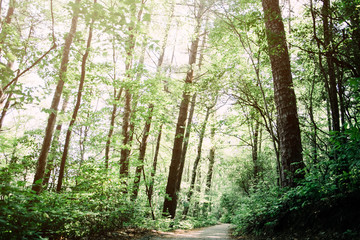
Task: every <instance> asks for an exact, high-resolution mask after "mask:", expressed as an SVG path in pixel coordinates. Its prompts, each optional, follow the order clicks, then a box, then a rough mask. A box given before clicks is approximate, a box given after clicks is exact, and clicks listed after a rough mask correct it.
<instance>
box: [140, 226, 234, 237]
mask: <svg viewBox="0 0 360 240" xmlns="http://www.w3.org/2000/svg"><path fill="white" fill-rule="evenodd" d="M230 226H231V225H230V224H219V225H215V226H211V227H205V228H198V229H192V230H175V231H173V232H153V233H151V234H149V235H147V236H143V237H141V238H139V240H163V239H181V240H188V239H189V240H191V239H204V240H205V239H213V240H220V239H224V240H226V239H232V238H231V237H230V236H231V234H230V232H229V231H230Z"/></svg>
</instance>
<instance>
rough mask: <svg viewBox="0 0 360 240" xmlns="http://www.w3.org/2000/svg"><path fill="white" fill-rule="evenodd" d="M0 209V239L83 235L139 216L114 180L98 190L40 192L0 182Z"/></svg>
mask: <svg viewBox="0 0 360 240" xmlns="http://www.w3.org/2000/svg"><path fill="white" fill-rule="evenodd" d="M110 189H111V190H110ZM0 209H1V210H0V213H1V214H0V238H1V239H20V238H22V239H25V238H40V236H42V237H52V238H53V237H70V238H74V237H83V236H88V235H94V234H101V233H105V232H108V231H112V230H115V229H120V228H123V227H126V226H129V225H134V224H135V222H136V221H141V220H140V219H139V218H140V217H141V216H142V215H141V213H140V212H139V211H138V210H137V209H136V208H134V206H133V205H132V204H131V203H129V202H127V201H126V200H125V199H124V197H123V196H122V193H121V192H120V189H119V188H118V187H116V186H115V184H114V186H113V187H112V188H109V189H104V190H103V191H101V192H89V191H87V192H73V193H71V192H67V193H61V194H57V193H52V192H44V193H42V194H41V195H35V194H34V193H33V192H31V191H30V190H28V189H23V188H22V187H21V186H19V185H18V186H11V187H9V186H8V187H6V186H3V185H2V188H1V200H0ZM137 216H138V217H139V218H138V217H137Z"/></svg>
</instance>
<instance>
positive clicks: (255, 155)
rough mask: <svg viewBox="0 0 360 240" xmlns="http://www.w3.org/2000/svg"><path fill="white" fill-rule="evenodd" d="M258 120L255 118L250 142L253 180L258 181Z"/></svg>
mask: <svg viewBox="0 0 360 240" xmlns="http://www.w3.org/2000/svg"><path fill="white" fill-rule="evenodd" d="M259 126H260V123H259V120H258V119H256V120H255V129H254V137H253V143H252V160H253V164H254V179H255V182H257V181H258V175H259V160H258V142H259Z"/></svg>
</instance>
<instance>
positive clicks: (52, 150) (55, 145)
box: [43, 95, 69, 186]
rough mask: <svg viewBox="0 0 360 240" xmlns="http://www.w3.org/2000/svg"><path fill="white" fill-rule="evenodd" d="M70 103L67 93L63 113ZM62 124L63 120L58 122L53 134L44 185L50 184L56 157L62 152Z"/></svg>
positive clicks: (62, 108)
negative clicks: (59, 148) (60, 141)
mask: <svg viewBox="0 0 360 240" xmlns="http://www.w3.org/2000/svg"><path fill="white" fill-rule="evenodd" d="M68 103H69V96H68V95H66V96H65V97H64V99H63V104H62V107H61V113H65V110H66V108H67V105H68ZM62 124H63V123H62V122H60V123H58V124H57V125H56V128H55V133H54V136H53V139H52V142H51V147H50V155H49V156H48V161H47V164H46V170H45V176H44V180H43V186H48V184H49V180H50V177H51V172H52V171H53V169H54V167H55V166H56V164H55V163H54V162H55V159H56V158H57V154H58V152H60V151H59V150H58V147H59V138H60V134H61V129H62Z"/></svg>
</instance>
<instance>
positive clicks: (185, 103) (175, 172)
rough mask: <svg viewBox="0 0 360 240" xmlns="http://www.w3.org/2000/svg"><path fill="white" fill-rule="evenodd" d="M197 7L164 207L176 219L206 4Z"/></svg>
mask: <svg viewBox="0 0 360 240" xmlns="http://www.w3.org/2000/svg"><path fill="white" fill-rule="evenodd" d="M197 7H198V9H197V11H196V16H195V19H196V27H195V38H194V40H193V41H192V43H191V48H190V55H189V62H188V64H189V66H190V68H189V70H188V71H187V74H186V79H185V86H184V92H183V94H182V100H181V103H180V110H179V115H178V120H177V124H176V130H175V139H174V145H173V150H172V157H171V164H170V169H169V176H168V180H167V184H166V196H165V200H164V207H163V215H165V216H168V215H170V217H171V218H174V217H175V213H176V207H177V191H176V186H177V184H178V183H177V180H178V176H179V174H180V172H179V167H180V164H181V156H182V147H183V142H184V131H185V122H186V117H187V111H188V107H189V102H190V94H189V88H190V86H191V84H192V82H193V76H194V69H193V66H194V65H195V63H196V56H197V52H198V46H199V39H200V38H199V32H200V27H201V22H202V17H203V14H204V10H205V6H204V2H203V1H200V4H199V6H197Z"/></svg>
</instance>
